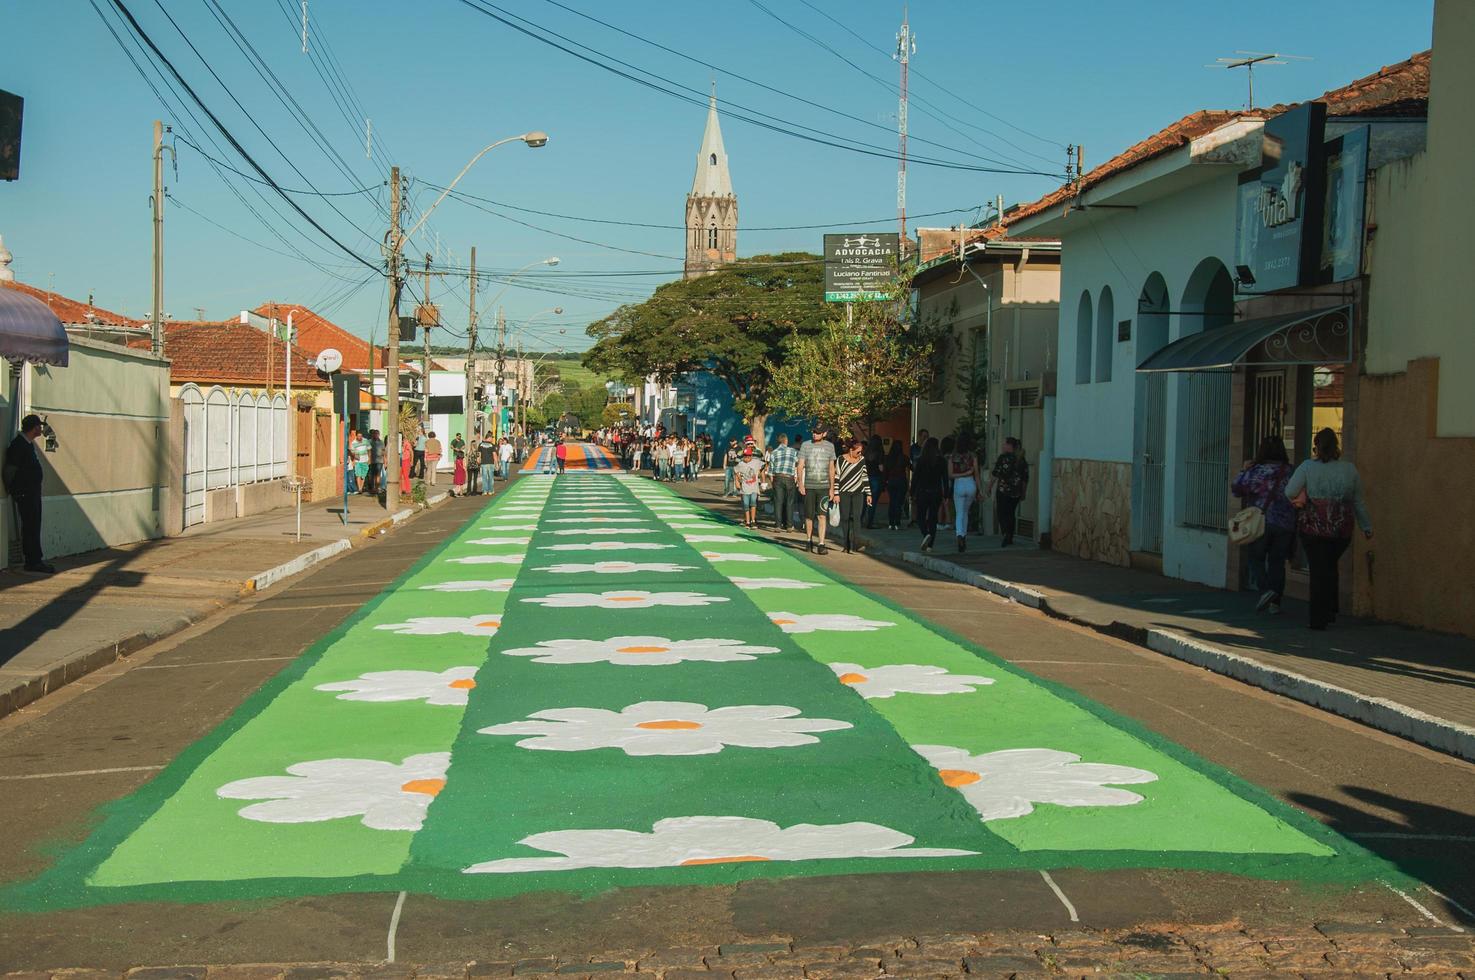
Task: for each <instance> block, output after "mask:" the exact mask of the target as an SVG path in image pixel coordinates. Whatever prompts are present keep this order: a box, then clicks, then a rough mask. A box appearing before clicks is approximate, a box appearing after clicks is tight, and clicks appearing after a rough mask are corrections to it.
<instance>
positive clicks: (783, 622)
mask: <svg viewBox="0 0 1475 980" xmlns="http://www.w3.org/2000/svg"><path fill="white" fill-rule="evenodd" d="M797 622H799V621H798V620H797V619H775V620H774V621H773V625H775V626H793V625H794V624H795V623H797Z"/></svg>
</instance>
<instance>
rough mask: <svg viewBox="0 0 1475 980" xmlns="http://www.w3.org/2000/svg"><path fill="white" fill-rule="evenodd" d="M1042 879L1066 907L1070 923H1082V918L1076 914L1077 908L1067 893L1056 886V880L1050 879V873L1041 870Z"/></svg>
mask: <svg viewBox="0 0 1475 980" xmlns="http://www.w3.org/2000/svg"><path fill="white" fill-rule="evenodd" d="M1040 877H1041V878H1044V879H1045V884H1047V885H1049V886H1050V890H1051V891H1052V892H1054V893H1055V897H1056V898H1058V899H1060V904H1061V905H1064V906H1065V911H1066V912H1068V913H1069V914H1070V921H1072V922H1080V921H1081V917H1080V916H1079V915H1077V914H1076V907H1075V906H1074V905H1072V904H1071V903H1070V899H1068V898H1066V897H1065V892H1063V891H1061V890H1060V886H1059V885H1057V884H1055V879H1054V878H1051V877H1050V872H1048V871H1046V870H1045V869H1044V868H1041V869H1040Z"/></svg>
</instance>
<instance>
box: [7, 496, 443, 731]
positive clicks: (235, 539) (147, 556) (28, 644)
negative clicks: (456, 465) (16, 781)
mask: <svg viewBox="0 0 1475 980" xmlns="http://www.w3.org/2000/svg"><path fill="white" fill-rule="evenodd" d="M341 510H342V499H341V498H334V499H332V500H327V501H321V502H316V503H309V504H304V505H303V507H302V523H301V529H302V536H301V540H298V538H297V527H298V525H297V511H296V508H295V507H283V508H278V509H277V510H272V511H268V512H266V513H264V514H257V515H255V516H252V517H243V518H239V519H236V520H230V521H220V522H217V523H213V524H203V525H199V526H197V527H193V528H191V529H190V530H189V531H187V532H185V533H184V534H183V535H181V536H179V537H174V538H162V539H158V540H154V541H140V542H137V543H134V544H130V545H124V546H121V547H117V548H105V549H102V550H99V551H92V552H88V553H86V554H81V555H71V556H68V557H66V558H60V559H57V560H56V562H55V564H56V566H57V569H58V574H56V575H53V576H47V577H42V576H35V575H30V574H27V573H24V572H21V571H19V570H17V569H5V570H0V717H3V716H4V715H7V714H9V713H10V712H12V711H15V710H17V709H18V708H20V707H23V706H24V705H26V704H29V703H30V702H32V701H34V700H36V699H37V698H40V697H42V696H43V695H45V694H47V693H49V692H50V691H53V690H55V689H56V688H58V687H61V686H62V685H64V684H69V683H71V682H72V681H74V680H76V679H77V678H78V677H81V676H83V675H84V674H88V673H90V672H92V671H94V670H96V669H98V668H99V667H102V666H105V665H106V664H109V663H112V662H113V661H114V660H117V659H119V658H120V657H126V656H128V655H129V654H130V653H132V652H134V651H135V650H138V649H141V648H142V647H144V646H147V645H148V644H150V643H153V642H154V641H156V640H158V639H160V638H162V637H164V636H168V635H169V634H171V633H175V632H177V631H179V630H181V629H184V628H185V627H186V626H189V625H190V624H191V623H195V622H198V621H199V620H200V619H202V618H204V617H206V616H208V615H210V614H211V613H213V612H215V611H216V610H218V609H220V608H221V607H222V606H224V605H226V604H227V603H230V602H232V601H234V600H235V599H236V598H238V597H239V596H241V595H242V594H243V593H246V592H251V591H255V590H257V589H262V588H267V587H268V586H270V585H272V584H274V583H275V582H278V581H281V580H282V579H283V578H286V577H288V576H290V575H294V574H296V573H298V572H300V571H302V570H303V569H306V568H308V567H310V566H311V565H313V564H315V563H317V562H318V561H323V560H326V559H327V558H330V557H332V556H333V555H334V554H337V553H339V552H342V551H346V550H347V549H348V548H349V547H350V546H351V545H352V543H354V542H360V543H362V542H364V541H366V540H367V539H369V538H370V537H372V536H374V535H377V534H379V533H381V532H382V531H384V530H386V529H388V528H389V527H391V526H392V525H393V524H394V523H395V522H396V521H395V518H396V516H397V517H398V519H399V520H403V519H404V518H406V517H408V516H410V515H411V514H413V513H414V508H413V506H412V505H409V504H408V503H407V505H406V508H405V509H404V510H401V511H400V513H399V514H398V515H390V514H388V513H386V511H385V509H384V508H383V507H382V506H381V505H380V504H379V503H378V501H376V500H374V499H372V498H369V497H358V496H355V497H352V498H350V502H349V508H348V510H349V516H348V521H347V523H345V522H344V521H343V520H342V519H341V517H340V512H341Z"/></svg>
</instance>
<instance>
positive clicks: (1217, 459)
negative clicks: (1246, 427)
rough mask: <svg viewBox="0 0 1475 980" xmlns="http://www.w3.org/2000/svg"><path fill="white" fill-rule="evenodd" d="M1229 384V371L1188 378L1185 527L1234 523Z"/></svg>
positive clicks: (1185, 389)
mask: <svg viewBox="0 0 1475 980" xmlns="http://www.w3.org/2000/svg"><path fill="white" fill-rule="evenodd" d="M1230 383H1231V377H1230V375H1229V373H1228V372H1227V371H1194V372H1192V373H1190V374H1188V375H1187V376H1186V377H1185V378H1184V379H1183V390H1182V392H1181V394H1182V396H1183V402H1184V405H1185V408H1184V410H1183V412H1182V413H1180V418H1181V423H1180V424H1181V425H1183V427H1184V428H1185V430H1186V432H1185V438H1184V440H1183V441H1182V443H1181V444H1182V446H1183V520H1182V521H1181V522H1180V523H1182V524H1183V525H1184V526H1185V527H1201V528H1207V529H1209V530H1213V531H1223V530H1227V529H1228V527H1229V394H1230Z"/></svg>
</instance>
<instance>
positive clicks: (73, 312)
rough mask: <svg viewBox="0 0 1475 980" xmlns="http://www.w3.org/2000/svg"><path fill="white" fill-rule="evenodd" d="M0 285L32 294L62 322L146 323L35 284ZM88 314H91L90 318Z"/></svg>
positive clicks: (130, 325)
mask: <svg viewBox="0 0 1475 980" xmlns="http://www.w3.org/2000/svg"><path fill="white" fill-rule="evenodd" d="M0 286H4V287H5V288H6V289H14V290H16V291H17V292H22V293H25V294H26V295H27V296H34V297H35V298H36V299H39V300H40V301H41V302H43V303H45V304H46V305H47V306H50V307H51V311H52V312H53V313H55V314H56V318H57V319H58V320H60V321H61V322H62V323H63V324H73V323H75V324H81V325H84V326H85V325H87V324H105V325H109V326H121V327H141V326H144V325H146V324H147V323H148V321H147V320H135V319H133V318H132V317H128V316H124V315H123V314H121V313H114V312H113V311H112V310H105V309H103V308H102V307H100V306H93V305H91V304H90V303H82V302H78V301H77V300H74V299H68V298H67V297H65V296H62V295H60V294H58V293H51V292H47V291H46V290H44V289H37V288H36V287H35V286H28V285H26V284H25V283H23V282H0ZM88 314H91V318H90V319H89V317H88Z"/></svg>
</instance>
